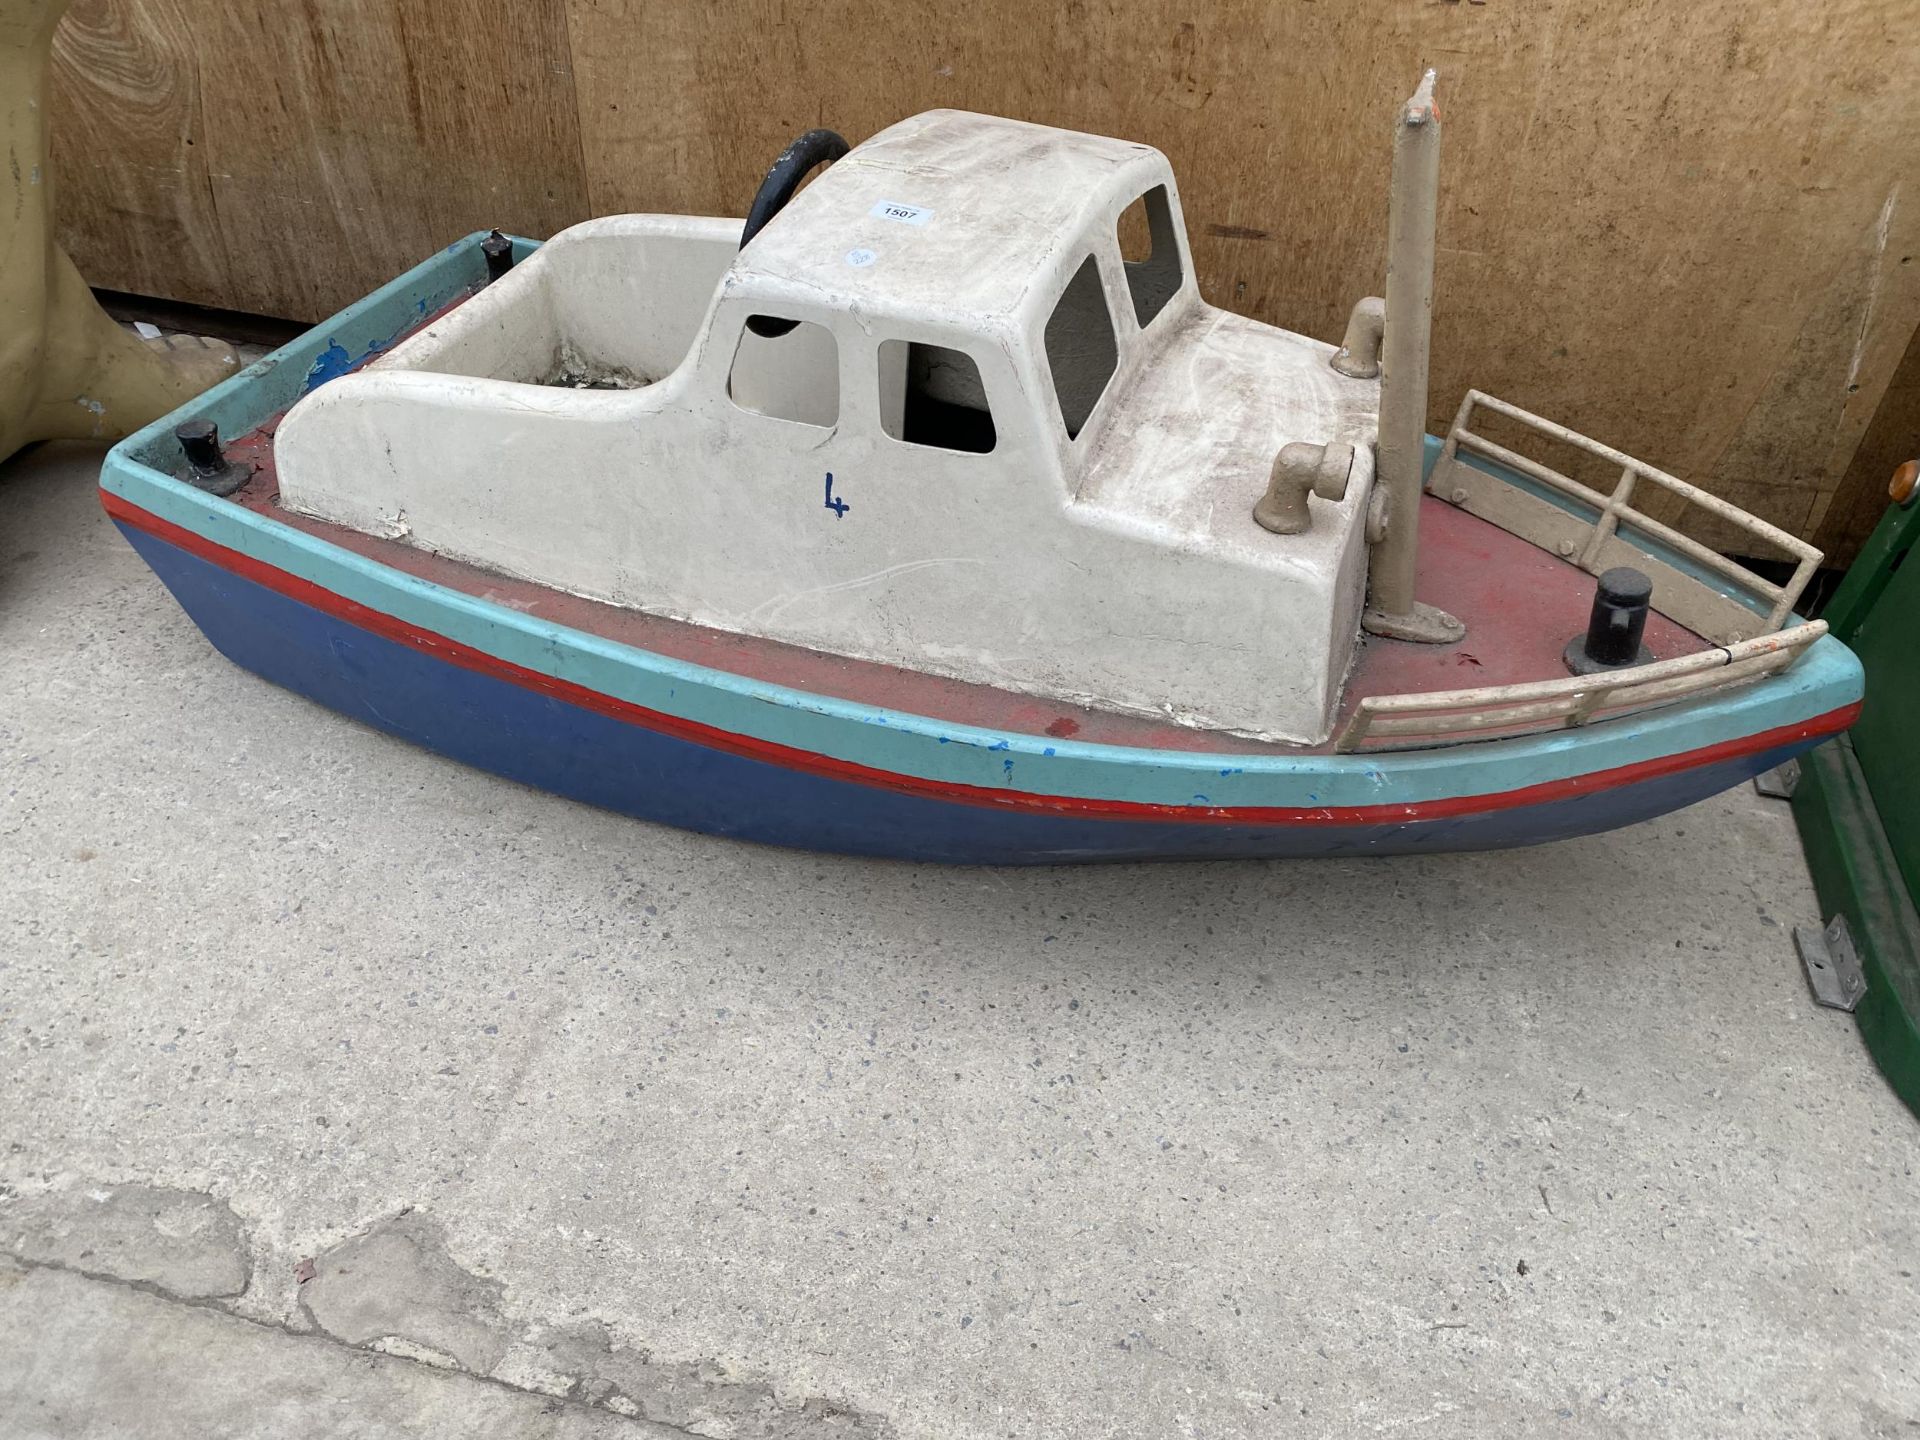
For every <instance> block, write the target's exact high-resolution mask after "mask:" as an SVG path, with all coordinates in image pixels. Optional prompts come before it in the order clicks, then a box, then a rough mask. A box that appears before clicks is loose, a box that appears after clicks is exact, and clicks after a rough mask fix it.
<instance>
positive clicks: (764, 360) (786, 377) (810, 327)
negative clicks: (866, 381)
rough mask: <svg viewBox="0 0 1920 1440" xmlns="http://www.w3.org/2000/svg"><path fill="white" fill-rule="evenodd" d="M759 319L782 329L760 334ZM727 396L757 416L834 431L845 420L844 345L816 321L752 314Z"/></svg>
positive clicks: (769, 326) (766, 326)
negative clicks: (842, 397) (842, 389)
mask: <svg viewBox="0 0 1920 1440" xmlns="http://www.w3.org/2000/svg"><path fill="white" fill-rule="evenodd" d="M755 320H758V321H762V322H765V323H763V325H762V327H761V328H764V329H774V330H779V332H780V333H778V334H774V335H762V334H758V333H756V332H755V329H754V328H753V322H754V321H755ZM787 326H791V327H792V328H791V329H786V328H783V327H787ZM727 397H728V398H729V399H730V400H732V401H733V403H734V404H735V405H737V406H739V407H740V408H741V409H742V410H751V411H752V412H753V413H754V414H756V415H770V416H772V417H773V418H774V419H776V420H791V421H794V422H795V423H797V424H800V425H818V426H821V427H822V428H824V429H831V428H832V427H833V426H834V425H835V424H837V423H838V421H839V419H840V347H839V346H838V345H836V344H835V343H834V339H833V332H832V331H831V330H829V329H827V327H826V326H824V325H820V324H816V323H815V322H814V321H811V320H800V321H797V322H796V321H795V320H793V319H792V318H791V317H788V316H781V315H754V316H752V317H750V318H749V319H748V321H747V323H746V325H744V326H743V327H742V328H741V331H740V343H739V346H738V348H737V349H735V351H734V352H733V369H732V370H731V371H730V372H729V374H728V376H727Z"/></svg>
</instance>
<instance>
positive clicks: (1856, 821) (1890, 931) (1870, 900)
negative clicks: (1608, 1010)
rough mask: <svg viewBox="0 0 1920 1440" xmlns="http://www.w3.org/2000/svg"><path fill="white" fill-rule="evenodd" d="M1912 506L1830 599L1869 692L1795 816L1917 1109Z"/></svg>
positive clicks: (1810, 780) (1880, 534)
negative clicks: (1847, 932)
mask: <svg viewBox="0 0 1920 1440" xmlns="http://www.w3.org/2000/svg"><path fill="white" fill-rule="evenodd" d="M1917 541H1920V503H1916V502H1915V501H1914V500H1912V499H1910V500H1909V501H1908V502H1907V503H1906V504H1904V505H1895V506H1892V507H1890V508H1889V509H1888V511H1887V513H1886V514H1885V515H1884V516H1882V517H1881V520H1880V524H1879V526H1878V527H1877V528H1876V529H1875V530H1874V532H1873V536H1872V538H1871V539H1870V540H1868V542H1867V545H1866V548H1865V549H1864V550H1863V551H1862V552H1861V554H1860V558H1859V559H1858V560H1857V561H1855V562H1854V565H1853V568H1852V569H1851V570H1849V571H1848V572H1847V577H1846V580H1845V581H1844V582H1843V583H1842V584H1841V586H1840V589H1839V590H1838V591H1837V592H1836V593H1835V594H1834V597H1833V600H1832V602H1831V603H1830V604H1829V605H1828V606H1827V609H1826V612H1825V618H1826V620H1827V623H1828V624H1829V625H1830V626H1831V627H1832V631H1833V634H1834V636H1835V637H1836V638H1838V639H1840V640H1843V641H1845V642H1846V644H1848V645H1849V646H1851V647H1852V648H1853V650H1854V652H1855V653H1856V654H1858V655H1859V657H1860V659H1861V661H1862V663H1863V664H1864V665H1865V666H1866V672H1867V693H1866V699H1865V701H1864V703H1863V707H1862V709H1861V712H1860V719H1859V720H1858V722H1856V723H1855V725H1854V727H1853V730H1852V733H1851V734H1849V735H1844V736H1841V737H1840V738H1839V739H1837V740H1834V741H1831V742H1829V743H1828V744H1826V745H1823V746H1821V747H1820V748H1819V749H1817V750H1815V751H1813V752H1812V753H1811V754H1810V755H1808V756H1807V757H1806V758H1805V759H1804V760H1802V761H1801V762H1800V783H1799V786H1798V788H1797V789H1796V790H1795V791H1794V795H1793V811H1794V819H1795V820H1796V821H1797V822H1798V824H1799V827H1800V842H1801V844H1802V845H1803V846H1804V847H1805V849H1806V852H1807V865H1808V868H1809V869H1811V870H1812V872H1813V882H1814V888H1815V889H1816V890H1817V891H1818V892H1819V896H1820V907H1821V915H1822V918H1823V919H1825V918H1827V917H1829V916H1832V915H1835V914H1840V915H1844V916H1846V918H1847V925H1848V928H1849V929H1850V930H1851V931H1852V933H1853V942H1854V948H1855V950H1856V951H1858V953H1859V956H1860V965H1861V969H1862V971H1863V972H1864V973H1865V976H1866V980H1867V991H1866V994H1865V995H1864V996H1862V997H1861V1000H1860V1005H1859V1008H1858V1009H1857V1010H1856V1011H1855V1012H1854V1017H1855V1018H1856V1019H1857V1020H1858V1021H1859V1022H1860V1033H1861V1036H1862V1037H1863V1038H1864V1039H1865V1040H1866V1042H1867V1048H1868V1050H1870V1051H1871V1052H1872V1054H1873V1058H1874V1060H1875V1061H1876V1062H1877V1063H1878V1064H1879V1066H1880V1068H1881V1070H1882V1071H1884V1072H1885V1074H1886V1076H1887V1079H1888V1080H1889V1081H1890V1082H1891V1083H1892V1085H1893V1088H1894V1090H1895V1092H1896V1093H1898V1094H1899V1096H1900V1098H1901V1099H1902V1100H1904V1101H1905V1102H1906V1103H1907V1105H1908V1107H1909V1108H1910V1109H1912V1110H1913V1111H1915V1113H1917V1114H1920V912H1917V911H1916V909H1915V904H1914V897H1915V895H1916V894H1920V747H1916V745H1915V743H1914V740H1913V734H1914V731H1913V720H1914V717H1915V715H1916V714H1920V643H1916V640H1917V637H1916V633H1915V630H1916V624H1920V559H1914V558H1912V557H1911V553H1910V552H1911V551H1912V549H1913V547H1914V545H1915V543H1916V542H1917Z"/></svg>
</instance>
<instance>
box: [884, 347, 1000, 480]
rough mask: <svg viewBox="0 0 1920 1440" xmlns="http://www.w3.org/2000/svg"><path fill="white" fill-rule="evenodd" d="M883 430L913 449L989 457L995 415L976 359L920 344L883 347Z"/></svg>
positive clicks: (957, 352)
mask: <svg viewBox="0 0 1920 1440" xmlns="http://www.w3.org/2000/svg"><path fill="white" fill-rule="evenodd" d="M880 424H881V428H882V429H884V430H885V431H886V432H887V434H889V435H891V436H892V437H893V438H894V439H896V440H904V441H906V442H907V444H909V445H930V446H932V447H934V448H935V449H939V450H962V451H965V452H967V453H968V454H972V455H984V454H986V453H987V452H988V451H990V450H992V449H993V445H994V440H995V438H996V437H995V434H994V428H993V411H992V410H991V409H990V408H989V407H988V405H987V389H986V386H985V385H984V384H982V383H981V380H980V367H979V366H978V365H976V364H975V363H974V361H973V357H972V356H971V355H967V354H964V353H962V352H961V351H959V350H949V349H948V348H947V347H946V346H944V345H922V344H920V343H919V342H918V341H915V340H883V341H882V342H881V343H880Z"/></svg>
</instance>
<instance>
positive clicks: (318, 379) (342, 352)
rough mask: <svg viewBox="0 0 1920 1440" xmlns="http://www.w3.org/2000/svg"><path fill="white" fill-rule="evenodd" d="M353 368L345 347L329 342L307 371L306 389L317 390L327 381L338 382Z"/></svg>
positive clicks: (336, 342)
mask: <svg viewBox="0 0 1920 1440" xmlns="http://www.w3.org/2000/svg"><path fill="white" fill-rule="evenodd" d="M352 368H353V357H352V356H351V355H349V354H347V347H346V346H344V345H342V344H341V343H340V342H339V341H338V340H333V341H329V342H328V344H327V348H326V349H324V350H322V351H321V352H320V356H319V358H318V359H316V360H315V361H314V362H313V368H312V369H311V370H309V371H307V389H308V390H317V389H319V388H320V387H321V386H322V385H324V384H326V383H327V382H328V381H329V380H338V379H339V378H340V377H341V376H342V375H344V374H346V373H347V371H349V370H351V369H352Z"/></svg>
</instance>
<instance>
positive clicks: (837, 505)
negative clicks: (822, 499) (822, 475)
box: [827, 470, 853, 520]
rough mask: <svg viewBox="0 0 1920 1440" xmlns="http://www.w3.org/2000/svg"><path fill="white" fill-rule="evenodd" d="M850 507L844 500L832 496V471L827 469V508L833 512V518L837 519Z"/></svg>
mask: <svg viewBox="0 0 1920 1440" xmlns="http://www.w3.org/2000/svg"><path fill="white" fill-rule="evenodd" d="M852 508H853V507H852V506H851V505H849V504H847V502H846V501H844V500H836V499H834V498H833V472H832V471H831V470H829V471H828V472H827V509H829V510H831V511H832V512H833V518H834V519H836V520H838V519H839V518H840V517H841V516H842V515H845V514H846V513H847V511H849V510H851V509H852Z"/></svg>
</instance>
